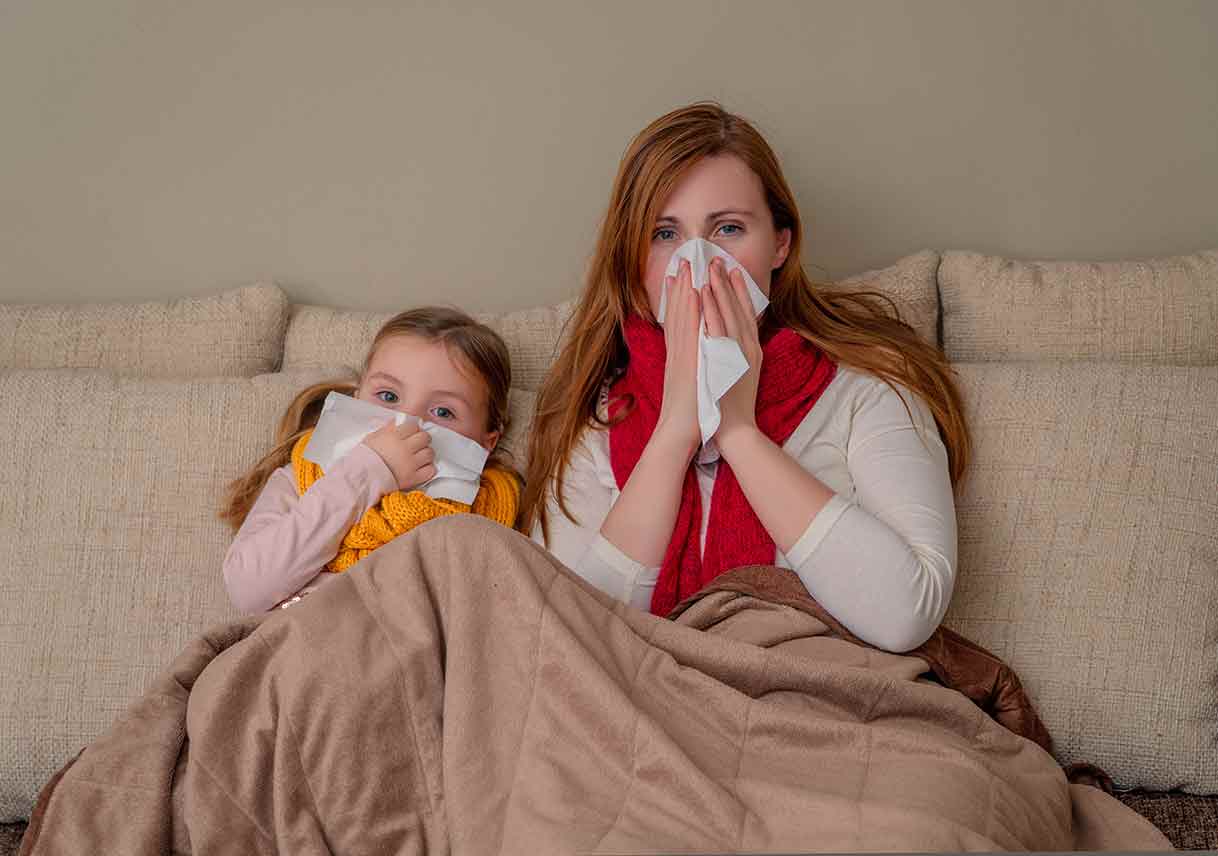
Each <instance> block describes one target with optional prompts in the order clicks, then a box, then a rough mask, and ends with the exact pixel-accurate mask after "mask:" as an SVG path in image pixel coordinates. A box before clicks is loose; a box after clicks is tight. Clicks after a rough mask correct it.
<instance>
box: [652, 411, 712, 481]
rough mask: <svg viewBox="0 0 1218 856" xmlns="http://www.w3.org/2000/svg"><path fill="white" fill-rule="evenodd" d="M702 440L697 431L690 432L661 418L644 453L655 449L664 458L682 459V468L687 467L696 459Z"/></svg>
mask: <svg viewBox="0 0 1218 856" xmlns="http://www.w3.org/2000/svg"><path fill="white" fill-rule="evenodd" d="M700 441H701V436H700V435H699V434H698V433H697V432H696V431H695V433H693V434H690V433H689V432H688V431H685V430H684V429H678V428H675V427H674V426H673V425H672V424H671V423H666V422H665V421H664V420H663V419H661V420H660V421H659V422H658V423H657V424H656V428H655V430H654V431H652V432H651V438H650V439H649V440H648V441H647V446H646V448H645V449H644V450H643V454H644V455H647V453H648V452H649V451H651V450H653V449H654V451H655V452H656V453H657V454H660V455H662V456H663V457H664V459H672V460H680V461H681V469H685V468H686V467H688V466H689V462H690V461H692V460H693V459H694V455H695V454H696V453H697V451H698V446H699V444H700Z"/></svg>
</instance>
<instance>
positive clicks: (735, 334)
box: [710, 259, 745, 341]
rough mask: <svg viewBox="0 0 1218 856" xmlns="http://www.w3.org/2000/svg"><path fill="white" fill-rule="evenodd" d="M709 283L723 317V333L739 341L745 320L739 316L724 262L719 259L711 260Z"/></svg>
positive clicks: (738, 307) (738, 308)
mask: <svg viewBox="0 0 1218 856" xmlns="http://www.w3.org/2000/svg"><path fill="white" fill-rule="evenodd" d="M710 267H711V272H710V284H711V288H712V289H713V292H714V295H715V304H716V307H717V308H718V310H719V313H720V315H721V317H722V318H723V330H724V333H723V335H725V336H729V337H731V338H733V339H735V340H736V341H740V334H741V333H742V332H743V330H744V325H745V320H744V319H743V318H742V317H741V314H740V306H739V305H738V304H737V301H736V295H735V293H734V292H733V290H732V285H731V283H730V282H729V281H728V277H727V273H726V270H725V267H724V264H723V262H722V261H720V260H719V259H715V260H714V261H713V262H711V266H710Z"/></svg>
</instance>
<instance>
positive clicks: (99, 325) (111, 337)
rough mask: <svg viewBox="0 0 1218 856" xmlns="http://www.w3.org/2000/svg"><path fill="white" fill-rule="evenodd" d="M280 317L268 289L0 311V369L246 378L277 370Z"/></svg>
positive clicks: (276, 294) (279, 296)
mask: <svg viewBox="0 0 1218 856" xmlns="http://www.w3.org/2000/svg"><path fill="white" fill-rule="evenodd" d="M287 311H288V302H287V296H286V295H285V294H284V293H283V290H282V289H280V288H278V287H277V286H274V285H251V286H247V287H245V288H237V289H233V290H231V291H226V292H223V293H221V294H217V295H213V296H211V297H197V298H186V299H181V300H165V301H158V302H154V303H97V304H78V305H72V304H66V305H37V304H0V369H57V368H76V369H105V370H107V371H112V372H116V373H119V374H124V375H132V376H139V377H177V378H189V377H212V376H216V377H251V376H253V375H256V374H261V373H263V372H269V371H273V370H274V369H275V367H276V366H277V365H278V362H279V356H280V354H281V352H282V350H283V336H284V331H285V329H286V324H287Z"/></svg>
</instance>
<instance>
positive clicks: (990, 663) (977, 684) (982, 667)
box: [668, 565, 1112, 793]
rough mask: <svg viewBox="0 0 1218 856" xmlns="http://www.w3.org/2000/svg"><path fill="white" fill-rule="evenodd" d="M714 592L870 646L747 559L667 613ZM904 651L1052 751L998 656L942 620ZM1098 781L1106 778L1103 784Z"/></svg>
mask: <svg viewBox="0 0 1218 856" xmlns="http://www.w3.org/2000/svg"><path fill="white" fill-rule="evenodd" d="M714 592H735V593H737V594H740V595H745V596H749V597H755V598H758V599H759V600H764V601H767V602H769V603H775V604H779V605H782V606H789V607H791V608H792V609H798V610H800V611H801V612H805V613H808V614H809V615H812V616H813V617H815V618H816V619H818V620H819V621H821V622H823V623H824V624H825V625H826V626H827V627H828V628H829V629H830V630H831V631H832V632H833V633H834V634H835V635H836V636H838V637H840V638H841V639H844V640H845V641H848V642H852V643H854V644H856V645H861V646H863V647H865V648H875V646H874V645H871V644H870V643H868V642H865V641H863V640H862V639H860V638H858V637H857V636H855V635H854V634H853V633H851V632H850V631H849V630H848V629H847V628H846V627H845V626H844V625H843V624H842V623H841V622H840V621H838V620H837V619H836V618H834V617H833V615H831V614H830V613H829V611H828V610H827V609H825V608H824V607H823V606H821V604H820V602H819V601H817V600H816V598H814V597H813V596H812V595H811V594H809V593H808V590H807V589H806V588H804V584H803V583H802V582H801V581H800V579H799V577H798V576H796V574H795V572H794V571H791V570H788V569H786V568H781V567H778V566H777V565H746V566H744V567H740V568H735V569H733V570H730V571H727V572H725V573H723V574H721V575H720V576H719V577H717V578H716V579H715V580H714V581H712V582H711V583H710V584H709V585H707V586H705V587H704V588H702V589H701V590H700V591H698V592H696V593H695V594H693V595H691V596H690V597H688V598H686V599H685V600H683V601H681V602H680V603H678V604H677V605H676V606H675V607H673V609H672V611H671V612H670V613H669V614H668V618H670V619H673V618H676V617H678V616H679V615H680V614H681V613H683V612H684V611H685V610H687V609H689V607H690V606H692V605H693V604H694V603H696V602H697V601H699V600H701V599H702V598H704V597H706V596H707V595H710V594H712V593H714ZM905 653H907V654H910V655H912V656H915V657H918V658H920V659H922V660H923V661H925V662H926V664H927V667H928V668H929V670H930V672H931V673H932V674H933V675H934V676H935V678H936V679H937V680H938V681H939V682H940V683H942V684H943V685H944V686H946V687H949V688H951V689H954V690H956V691H957V692H960V693H962V694H964V695H965V696H966V697H967V698H968V699H970V700H971V701H972V702H973V703H974V704H976V705H977V706H978V707H980V708H981V709H982V710H984V711H985V712H986V713H987V714H989V716H991V717H992V718H993V719H994V720H996V721H997V722H998V723H999V724H1001V725H1003V726H1004V727H1006V728H1007V729H1008V730H1010V731H1012V732H1014V733H1015V734H1018V735H1019V736H1021V737H1025V738H1027V739H1028V740H1031V741H1032V742H1034V743H1036V744H1037V745H1039V746H1040V747H1041V748H1042V749H1044V750H1045V751H1046V752H1048V753H1049V754H1050V755H1052V754H1053V738H1052V737H1051V736H1050V734H1049V730H1048V729H1047V728H1046V727H1045V724H1044V722H1043V721H1042V720H1041V718H1040V715H1039V714H1038V713H1037V712H1036V708H1035V706H1034V705H1033V704H1032V700H1031V699H1030V698H1029V697H1028V694H1027V693H1026V692H1025V691H1024V688H1023V684H1022V683H1021V682H1020V680H1019V676H1018V675H1016V674H1015V671H1014V669H1012V668H1011V667H1010V666H1008V665H1007V664H1006V663H1004V662H1003V661H1002V660H1001V659H1000V658H999V657H998V656H996V655H995V654H993V653H991V652H990V651H987V650H986V649H985V648H983V647H981V646H980V645H978V644H976V643H975V642H972V641H970V640H969V639H966V638H965V637H964V636H961V635H960V634H959V633H956V632H955V631H954V630H951V629H949V628H947V627H943V626H939V627H937V628H936V629H935V632H934V633H933V634H931V637H930V638H929V639H928V640H926V641H925V642H923V643H922V644H921V645H919V646H918V647H917V648H914V649H913V650H912V651H908V652H905ZM1071 768H1078V770H1077V771H1076V773H1075V774H1076V775H1078V776H1079V778H1078V783H1080V784H1094V785H1095V786H1096V787H1099V788H1100V789H1101V790H1105V791H1107V792H1108V793H1111V792H1112V791H1111V787H1112V782H1111V779H1109V778H1108V776H1107V774H1105V773H1104V772H1103V771H1102V770H1100V769H1099V768H1098V767H1095V766H1094V765H1090V764H1072V765H1070V767H1069V768H1067V774H1068V775H1069V774H1070V771H1071ZM1072 781H1073V779H1072ZM1102 783H1106V784H1107V787H1104V784H1102Z"/></svg>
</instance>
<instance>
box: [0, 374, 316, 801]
mask: <svg viewBox="0 0 1218 856" xmlns="http://www.w3.org/2000/svg"><path fill="white" fill-rule="evenodd" d="M325 374H327V373H326V372H325V371H312V372H307V373H294V374H286V375H284V374H272V375H263V376H260V377H256V378H248V379H246V378H223V379H206V380H191V381H180V380H173V381H170V380H145V379H129V378H128V379H123V378H117V377H114V376H113V375H110V374H107V373H101V372H87V371H73V370H64V371H45V370H44V371H10V372H2V373H0V436H4V437H5V438H7V442H5V443H4V444H3V445H2V446H0V552H3V554H4V555H5V556H7V557H8V559H7V560H6V561H5V562H4V563H3V566H0V602H2V603H5V604H17V605H19V607H18V608H10V609H5V610H3V612H2V613H0V675H3V676H4V685H5V688H4V692H3V693H0V770H3V771H4V774H3V776H0V822H2V821H11V820H18V819H24V818H26V817H28V813H29V810H30V808H31V806H32V804H33V800H34V797H35V795H36V794H37V792H38V789H39V788H41V787H42V785H43V784H44V783H45V782H46V781H47V780H48V779H49V778H50V776H51V775H52V774H53V773H54V772H55V770H56V769H58V768H59V766H60V765H62V764H63V763H64V762H65V761H66V760H68V759H69V758H70V757H72V755H74V754H75V753H76V752H77V751H78V750H79V749H80V748H81V747H82V746H84V745H85V744H86V743H87V742H89V741H90V740H92V739H93V738H94V737H95V736H97V735H98V734H100V733H101V732H102V731H103V730H104V729H105V728H107V727H108V726H109V725H110V723H111V722H113V721H114V719H115V718H116V717H117V716H118V715H119V714H120V713H122V711H123V710H124V709H125V708H126V706H127V705H128V704H129V703H130V702H131V701H132V700H133V699H135V698H136V697H138V695H139V694H140V693H141V692H142V691H143V689H144V686H145V684H146V683H147V681H148V680H149V679H150V678H152V677H153V676H154V675H156V674H157V673H158V672H159V671H160V670H161V669H163V668H164V666H165V664H166V663H168V662H170V660H172V658H173V657H174V656H175V655H176V654H177V653H178V651H179V650H180V649H181V648H182V646H183V645H184V644H185V643H186V642H187V640H189V639H190V638H192V637H193V636H195V635H196V634H197V633H199V632H200V631H201V630H203V629H204V628H205V627H207V626H208V625H210V624H212V623H214V622H217V621H220V620H224V619H227V618H230V617H232V616H233V615H234V614H235V613H234V612H233V610H232V608H231V607H230V605H229V603H228V597H227V595H226V594H225V591H224V585H223V580H222V579H221V574H220V566H221V560H222V559H223V557H224V553H225V551H226V550H227V548H228V544H229V540H230V539H231V533H230V531H229V530H228V529H227V527H226V526H225V525H224V524H223V523H221V521H220V520H218V519H217V517H216V512H217V511H218V509H219V501H220V498H221V495H222V491H223V490H224V487H225V485H226V484H227V483H228V482H229V481H230V480H232V479H233V478H235V477H236V476H238V475H240V474H242V473H244V472H245V471H246V470H247V469H248V468H249V467H250V466H251V465H252V464H253V463H254V462H255V461H256V460H257V459H258V458H260V457H261V456H262V455H263V454H264V453H265V452H266V451H267V449H269V447H270V442H271V439H272V435H273V431H274V428H275V425H276V423H277V421H278V418H279V416H280V414H281V413H282V411H283V409H284V407H285V406H286V405H287V403H288V402H289V401H290V400H291V399H292V397H293V396H294V395H295V394H296V392H298V391H299V390H300V389H301V388H303V387H304V386H305V385H307V384H308V383H310V382H312V381H315V380H319V379H321V376H324V375H325Z"/></svg>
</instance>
